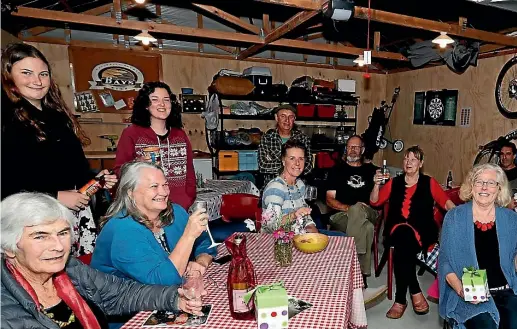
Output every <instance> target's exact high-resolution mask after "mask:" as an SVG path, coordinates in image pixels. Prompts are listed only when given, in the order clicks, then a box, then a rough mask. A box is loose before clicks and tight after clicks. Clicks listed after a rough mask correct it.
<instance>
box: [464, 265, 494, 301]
mask: <svg viewBox="0 0 517 329" xmlns="http://www.w3.org/2000/svg"><path fill="white" fill-rule="evenodd" d="M461 282H462V283H463V294H464V295H465V301H466V302H485V301H487V298H488V296H489V295H490V292H489V290H488V281H487V278H486V270H474V269H466V268H464V269H463V276H462V277H461Z"/></svg>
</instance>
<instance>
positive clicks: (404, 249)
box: [390, 225, 422, 304]
mask: <svg viewBox="0 0 517 329" xmlns="http://www.w3.org/2000/svg"><path fill="white" fill-rule="evenodd" d="M390 241H391V246H393V247H394V251H393V272H394V274H395V287H396V291H395V302H396V303H400V304H406V295H407V291H408V288H409V293H410V294H412V295H414V294H418V293H419V292H422V290H421V289H420V285H419V283H418V279H417V275H416V265H417V254H418V252H419V251H420V249H421V248H420V245H419V244H418V241H417V239H416V237H415V233H414V231H413V229H411V228H410V227H409V226H407V225H401V226H399V227H397V228H396V229H395V231H394V232H393V234H392V235H391V237H390Z"/></svg>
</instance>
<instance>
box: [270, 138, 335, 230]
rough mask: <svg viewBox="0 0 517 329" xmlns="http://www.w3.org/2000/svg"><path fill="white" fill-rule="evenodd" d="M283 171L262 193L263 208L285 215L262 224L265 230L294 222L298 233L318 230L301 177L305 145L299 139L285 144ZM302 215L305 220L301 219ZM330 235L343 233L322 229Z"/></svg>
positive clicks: (283, 148)
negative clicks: (306, 200) (267, 223)
mask: <svg viewBox="0 0 517 329" xmlns="http://www.w3.org/2000/svg"><path fill="white" fill-rule="evenodd" d="M282 167H283V170H282V173H281V174H280V176H278V177H276V178H274V179H273V180H272V181H270V182H269V183H268V184H267V186H266V188H265V189H264V193H263V196H262V208H263V209H264V210H266V209H273V210H274V211H275V213H277V214H281V219H280V222H276V223H275V222H273V223H270V224H269V225H267V226H262V231H263V232H267V233H272V232H273V231H275V230H276V229H277V228H278V227H279V226H280V225H281V224H282V225H283V224H287V223H290V224H291V229H292V230H293V231H294V232H295V233H296V234H303V233H305V232H307V233H316V232H318V229H317V228H316V225H315V223H314V221H313V220H312V218H311V216H310V213H311V208H310V207H309V206H308V205H307V203H306V202H305V199H304V197H305V184H304V183H303V181H302V180H301V179H299V178H298V177H299V176H300V175H301V174H302V173H303V170H304V167H305V146H304V144H303V143H302V142H299V141H297V140H289V141H287V142H286V143H285V144H284V145H282ZM298 218H300V219H301V220H297V219H298ZM321 233H324V234H327V235H339V236H343V235H344V234H343V233H341V232H329V231H324V230H321Z"/></svg>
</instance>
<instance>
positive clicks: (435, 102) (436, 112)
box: [427, 96, 443, 120]
mask: <svg viewBox="0 0 517 329" xmlns="http://www.w3.org/2000/svg"><path fill="white" fill-rule="evenodd" d="M427 112H428V113H429V116H430V117H431V119H433V120H438V119H439V118H440V116H441V115H442V113H443V103H442V100H441V99H440V98H438V96H436V97H435V98H433V99H431V102H429V106H428V107H427Z"/></svg>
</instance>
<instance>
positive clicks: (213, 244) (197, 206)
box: [190, 201, 220, 248]
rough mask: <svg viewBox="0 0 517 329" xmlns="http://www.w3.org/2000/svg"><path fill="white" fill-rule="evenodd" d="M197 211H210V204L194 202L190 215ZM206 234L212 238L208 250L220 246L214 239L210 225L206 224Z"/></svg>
mask: <svg viewBox="0 0 517 329" xmlns="http://www.w3.org/2000/svg"><path fill="white" fill-rule="evenodd" d="M197 210H204V212H207V211H208V203H207V202H206V201H194V204H193V205H192V206H191V207H190V213H191V214H192V213H194V212H195V211H197ZM206 233H208V236H209V237H210V242H211V244H210V246H209V247H208V248H214V247H217V246H218V245H220V243H216V242H215V241H214V238H213V237H212V233H211V232H210V228H209V227H208V223H207V224H206Z"/></svg>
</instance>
